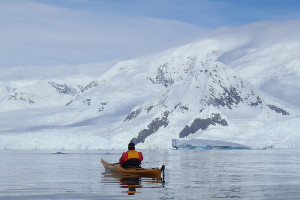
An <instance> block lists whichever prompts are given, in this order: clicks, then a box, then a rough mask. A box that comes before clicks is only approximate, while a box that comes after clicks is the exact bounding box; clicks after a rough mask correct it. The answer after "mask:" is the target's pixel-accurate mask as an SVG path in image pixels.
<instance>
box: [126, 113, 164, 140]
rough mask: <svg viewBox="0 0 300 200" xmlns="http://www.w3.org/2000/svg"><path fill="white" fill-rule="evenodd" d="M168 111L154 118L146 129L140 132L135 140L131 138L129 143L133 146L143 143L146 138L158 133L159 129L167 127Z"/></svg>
mask: <svg viewBox="0 0 300 200" xmlns="http://www.w3.org/2000/svg"><path fill="white" fill-rule="evenodd" d="M169 114H170V111H165V112H164V113H163V115H162V116H161V117H158V118H155V119H154V120H153V121H152V122H151V123H150V124H149V125H148V126H147V128H146V129H143V130H141V131H140V132H139V133H138V136H137V137H136V138H132V139H131V142H134V143H135V144H138V143H143V142H144V141H145V139H146V138H147V137H149V136H150V135H151V134H153V133H155V132H156V131H158V129H159V128H161V127H167V126H168V124H169V120H168V116H169Z"/></svg>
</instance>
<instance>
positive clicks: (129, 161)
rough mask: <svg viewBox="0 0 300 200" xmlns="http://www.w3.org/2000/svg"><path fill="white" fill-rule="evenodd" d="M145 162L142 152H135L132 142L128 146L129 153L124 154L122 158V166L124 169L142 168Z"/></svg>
mask: <svg viewBox="0 0 300 200" xmlns="http://www.w3.org/2000/svg"><path fill="white" fill-rule="evenodd" d="M142 160H143V154H142V152H138V151H136V150H135V144H134V143H133V142H130V143H129V144H128V151H127V152H123V154H122V156H121V158H120V165H121V167H123V168H140V167H141V162H142Z"/></svg>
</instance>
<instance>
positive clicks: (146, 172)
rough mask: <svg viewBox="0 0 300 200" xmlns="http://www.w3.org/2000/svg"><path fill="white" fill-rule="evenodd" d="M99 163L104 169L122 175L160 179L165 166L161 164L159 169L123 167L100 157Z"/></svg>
mask: <svg viewBox="0 0 300 200" xmlns="http://www.w3.org/2000/svg"><path fill="white" fill-rule="evenodd" d="M101 163H102V164H103V166H104V168H105V170H106V171H109V172H111V173H115V174H124V175H136V176H140V177H150V178H158V179H161V172H163V171H164V169H165V166H164V165H163V166H162V168H161V169H158V168H151V169H145V168H128V169H125V168H123V167H121V166H120V164H119V163H108V162H106V161H105V160H103V159H102V158H101Z"/></svg>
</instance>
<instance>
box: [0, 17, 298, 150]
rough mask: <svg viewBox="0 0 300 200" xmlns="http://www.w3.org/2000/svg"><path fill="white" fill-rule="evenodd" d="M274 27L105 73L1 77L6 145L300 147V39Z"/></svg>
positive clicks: (209, 40)
mask: <svg viewBox="0 0 300 200" xmlns="http://www.w3.org/2000/svg"><path fill="white" fill-rule="evenodd" d="M278 23H279V24H280V22H278ZM299 24H300V23H299V21H297V20H296V21H294V23H292V22H291V23H288V24H287V25H286V26H282V33H284V34H289V32H288V30H291V29H292V28H293V27H295V26H299ZM261 26H263V29H261ZM273 26H274V24H272V26H271V25H270V26H268V25H266V24H265V23H261V24H258V25H257V24H256V25H255V26H254V25H253V24H252V25H248V26H245V27H239V28H235V29H232V30H223V31H219V32H218V31H217V32H216V33H214V34H212V35H211V36H210V37H206V38H203V39H199V41H197V42H194V43H191V44H187V45H184V46H180V47H177V48H172V49H167V50H165V51H163V52H158V53H157V54H153V55H149V56H144V57H140V58H137V59H132V60H124V61H118V62H111V63H106V66H105V67H104V68H105V70H104V68H103V63H99V65H97V64H93V65H92V66H91V65H89V64H87V65H86V69H87V71H86V72H84V73H82V69H83V67H82V66H80V69H81V70H78V73H77V74H71V75H70V74H69V75H68V74H66V75H65V76H59V77H47V78H45V77H41V78H39V77H37V78H32V77H31V78H28V79H26V78H22V79H14V80H10V81H0V149H125V148H126V147H127V144H128V142H130V141H133V142H135V143H136V144H137V148H141V149H147V148H149V149H165V148H172V141H174V140H189V141H191V142H192V141H211V140H213V141H222V142H224V143H226V144H239V145H241V146H247V147H249V148H251V149H263V148H265V147H272V148H300V133H299V131H298V129H299V124H300V115H299V114H298V113H299V110H300V104H299V102H300V93H299V88H300V85H299V84H300V67H299V66H300V59H299V57H298V55H299V53H300V42H299V41H300V40H299V39H300V38H299V34H298V35H297V34H295V33H293V34H291V36H290V37H288V36H286V37H285V38H284V39H281V37H280V36H281V35H280V34H279V33H277V34H278V35H276V36H274V37H266V35H267V36H268V34H269V32H270V31H271V30H273ZM248 30H251V33H248V34H247V31H248ZM237 35H238V37H237ZM261 41H263V42H261ZM98 67H99V70H98V73H97V68H98ZM91 68H93V70H91V72H90V73H89V71H88V70H89V69H91ZM100 68H101V69H100ZM33 73H34V72H33Z"/></svg>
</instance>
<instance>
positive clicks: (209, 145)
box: [172, 139, 251, 149]
mask: <svg viewBox="0 0 300 200" xmlns="http://www.w3.org/2000/svg"><path fill="white" fill-rule="evenodd" d="M172 147H173V148H175V149H251V147H249V146H246V145H242V144H238V143H233V142H226V141H221V140H201V139H191V140H179V139H173V140H172Z"/></svg>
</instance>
